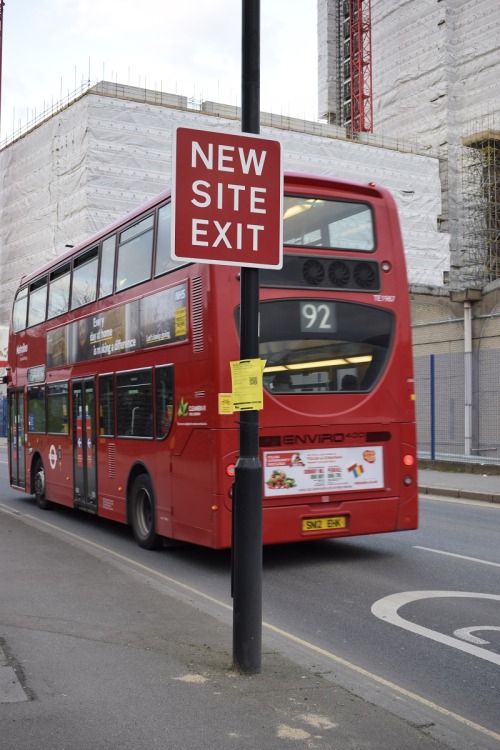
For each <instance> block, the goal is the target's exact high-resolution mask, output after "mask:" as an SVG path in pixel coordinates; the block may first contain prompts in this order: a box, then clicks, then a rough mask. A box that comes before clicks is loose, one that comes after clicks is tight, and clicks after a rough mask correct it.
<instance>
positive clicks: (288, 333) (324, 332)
mask: <svg viewBox="0 0 500 750" xmlns="http://www.w3.org/2000/svg"><path fill="white" fill-rule="evenodd" d="M259 310H260V344H259V353H260V357H261V358H262V359H265V360H266V366H265V370H264V386H265V388H266V389H267V390H268V391H270V392H274V391H280V392H287V393H290V394H295V393H302V394H303V393H338V392H340V391H350V392H356V391H369V390H371V389H372V388H373V386H374V385H375V383H376V382H377V380H378V379H379V378H380V376H381V374H382V373H383V371H384V368H385V365H386V362H387V360H388V356H389V353H390V350H391V345H392V341H393V334H394V315H393V313H392V312H390V311H388V310H382V309H380V308H377V307H373V306H371V305H363V304H358V303H354V302H339V301H336V300H332V299H318V298H314V299H293V300H274V301H269V302H262V303H261V304H260V307H259Z"/></svg>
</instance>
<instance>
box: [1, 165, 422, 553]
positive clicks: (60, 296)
mask: <svg viewBox="0 0 500 750" xmlns="http://www.w3.org/2000/svg"><path fill="white" fill-rule="evenodd" d="M284 185H285V195H284V210H283V238H284V264H283V268H282V269H281V270H267V269H266V270H261V271H260V311H259V317H260V334H259V336H260V338H259V347H260V356H261V358H262V359H263V360H265V366H264V373H263V382H264V409H263V411H262V412H261V415H260V458H261V461H262V466H263V478H264V486H263V505H264V507H263V526H264V527H263V539H264V543H265V544H274V543H281V542H294V541H298V540H311V539H324V538H328V537H344V536H350V535H358V534H373V533H380V532H389V531H397V530H403V529H413V528H416V526H417V518H418V506H417V503H418V500H417V482H416V436H415V414H414V382H413V370H412V350H411V332H410V314H409V295H408V286H407V277H406V267H405V259H404V252H403V246H402V240H401V233H400V228H399V222H398V217H397V211H396V207H395V204H394V202H393V199H392V198H391V196H390V194H389V193H388V192H387V191H386V190H384V189H382V188H379V187H377V186H376V185H375V184H373V183H370V184H355V183H350V182H344V181H339V180H335V179H328V178H326V177H318V176H309V175H305V174H291V173H287V174H285V181H284ZM170 227H171V204H170V194H169V193H168V192H165V193H163V194H161V195H159V196H157V197H156V198H155V199H153V200H151V201H149V202H148V203H146V204H145V205H143V206H141V207H140V208H139V209H137V210H136V211H134V212H133V213H131V214H129V215H128V216H126V217H125V218H124V219H122V220H120V221H118V222H116V223H115V224H113V225H112V226H110V227H108V228H107V229H105V230H103V231H102V232H99V233H98V234H96V235H95V236H94V237H92V238H91V239H90V240H88V241H86V242H84V243H82V244H80V245H79V246H78V247H75V248H73V249H71V250H69V251H68V252H66V253H65V254H63V255H61V256H60V257H58V258H56V259H55V260H53V261H51V262H50V263H48V264H47V265H45V266H44V267H43V268H41V269H40V270H38V271H36V272H35V273H32V274H30V275H28V276H25V277H24V278H23V279H22V280H21V284H20V287H19V289H18V291H17V294H16V296H15V301H14V306H13V315H12V324H11V332H10V340H9V370H8V398H9V430H8V445H9V468H10V482H11V486H12V487H14V488H16V489H19V490H21V491H23V492H27V493H32V494H34V495H35V498H36V501H37V503H38V505H39V506H40V507H41V508H47V507H50V506H51V505H53V504H60V505H65V506H71V507H75V508H80V509H82V510H85V511H89V512H91V513H94V514H96V515H99V516H103V517H106V518H109V519H113V520H115V521H118V522H122V523H127V524H130V525H131V527H132V529H133V533H134V536H135V538H136V540H137V542H138V543H139V544H140V545H141V546H142V547H145V548H153V547H156V546H158V545H159V544H160V543H161V542H162V540H163V539H175V540H183V541H186V542H192V543H196V544H200V545H205V546H208V547H213V548H225V547H229V546H230V545H231V515H232V499H231V498H232V485H233V469H234V465H235V463H236V460H237V453H238V431H239V419H238V413H220V411H222V410H220V408H219V400H220V399H219V397H220V395H221V394H227V393H230V392H231V373H230V364H229V363H230V362H231V361H234V360H238V359H239V337H238V327H239V309H240V307H239V306H240V279H239V273H238V269H237V268H235V267H234V266H225V265H207V264H199V263H192V262H191V263H187V262H186V263H182V262H179V261H174V260H172V258H171V252H170Z"/></svg>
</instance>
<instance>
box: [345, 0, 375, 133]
mask: <svg viewBox="0 0 500 750" xmlns="http://www.w3.org/2000/svg"><path fill="white" fill-rule="evenodd" d="M342 6H343V14H342V16H343V18H342V21H341V23H342V38H343V45H342V55H343V66H342V69H343V79H344V80H343V94H344V107H343V109H344V123H345V125H347V127H349V128H350V129H351V130H352V131H353V132H354V133H371V132H373V97H372V24H371V2H370V0H343V3H342Z"/></svg>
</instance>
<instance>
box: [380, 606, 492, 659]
mask: <svg viewBox="0 0 500 750" xmlns="http://www.w3.org/2000/svg"><path fill="white" fill-rule="evenodd" d="M442 598H465V599H493V600H494V601H498V602H500V596H499V595H498V594H477V593H474V592H471V591H403V592H401V593H400V594H391V596H385V597H384V598H383V599H379V600H378V601H377V602H375V604H373V605H372V612H373V614H374V615H375V617H378V618H379V619H380V620H385V622H390V623H391V624H392V625H396V626H397V627H400V628H403V629H404V630H409V631H410V632H411V633H416V634H417V635H423V636H424V637H425V638H430V639H432V640H433V641H437V642H438V643H443V644H444V645H445V646H452V647H453V648H457V649H459V650H460V651H465V652H466V653H468V654H471V655H472V656H477V657H479V658H480V659H484V660H485V661H491V662H492V663H493V664H498V665H499V666H500V654H494V653H493V652H492V651H487V650H486V649H485V648H479V647H478V646H475V645H473V644H472V643H464V642H463V641H460V640H458V638H453V637H452V636H450V635H446V634H445V633H440V632H439V631H438V630H431V629H430V628H426V627H424V626H423V625H418V624H417V623H415V622H410V621H409V620H405V619H404V617H401V616H400V615H398V609H399V608H400V607H402V606H403V605H405V604H410V603H411V602H416V601H419V600H421V599H442Z"/></svg>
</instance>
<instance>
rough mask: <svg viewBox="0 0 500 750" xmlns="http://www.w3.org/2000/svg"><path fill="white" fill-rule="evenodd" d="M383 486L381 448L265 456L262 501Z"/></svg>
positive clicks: (351, 448)
mask: <svg viewBox="0 0 500 750" xmlns="http://www.w3.org/2000/svg"><path fill="white" fill-rule="evenodd" d="M383 486H384V455H383V448H382V446H381V445H375V446H370V447H366V446H356V447H349V448H318V449H314V450H279V451H265V452H264V497H269V498H271V497H274V498H276V497H284V496H287V495H300V494H311V493H312V494H314V493H321V492H345V491H347V490H372V489H377V488H379V487H383Z"/></svg>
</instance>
